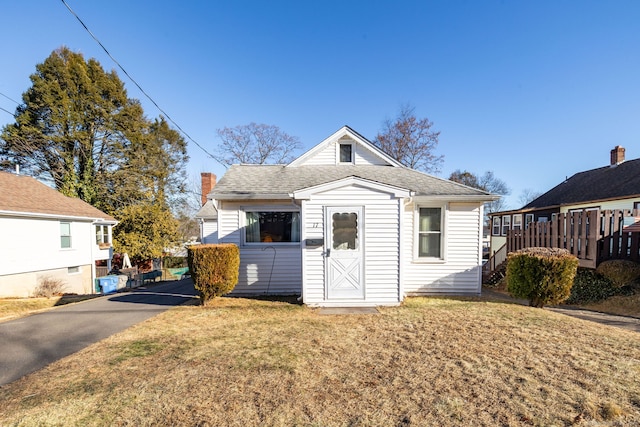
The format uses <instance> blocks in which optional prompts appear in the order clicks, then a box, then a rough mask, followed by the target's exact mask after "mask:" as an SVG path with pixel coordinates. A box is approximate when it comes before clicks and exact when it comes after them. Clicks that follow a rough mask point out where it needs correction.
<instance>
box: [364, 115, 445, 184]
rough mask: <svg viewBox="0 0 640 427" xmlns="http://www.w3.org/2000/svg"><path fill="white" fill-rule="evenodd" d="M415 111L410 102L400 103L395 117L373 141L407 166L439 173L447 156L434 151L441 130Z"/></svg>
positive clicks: (387, 121) (386, 122)
mask: <svg viewBox="0 0 640 427" xmlns="http://www.w3.org/2000/svg"><path fill="white" fill-rule="evenodd" d="M414 111H415V108H414V107H412V106H411V105H409V104H405V105H403V106H402V107H400V112H399V113H398V116H397V117H396V118H395V119H394V120H391V119H387V120H385V122H384V124H383V127H382V131H381V132H380V133H378V135H377V136H376V138H375V139H374V140H373V143H374V144H375V145H377V146H378V147H379V148H380V149H381V150H382V151H384V152H385V153H387V154H389V155H390V156H391V157H393V158H394V159H396V160H398V161H399V162H400V163H402V164H403V165H405V166H407V167H410V168H412V169H417V170H421V171H424V172H429V173H432V172H433V173H437V172H439V171H440V166H441V165H442V162H443V159H444V156H438V155H436V154H435V153H434V151H435V149H436V147H437V145H438V138H439V137H440V132H437V131H432V130H431V127H432V126H433V123H432V122H430V121H429V119H427V118H426V117H425V118H422V119H418V118H417V117H416V116H415V113H414Z"/></svg>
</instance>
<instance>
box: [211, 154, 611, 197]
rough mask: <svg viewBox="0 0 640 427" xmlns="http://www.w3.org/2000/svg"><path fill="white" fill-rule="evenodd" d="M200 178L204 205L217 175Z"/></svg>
mask: <svg viewBox="0 0 640 427" xmlns="http://www.w3.org/2000/svg"><path fill="white" fill-rule="evenodd" d="M612 155H613V154H612ZM200 180H201V181H200V182H201V188H202V190H201V191H202V193H201V197H202V205H203V206H204V204H205V203H207V194H209V192H211V190H213V187H215V185H216V176H215V174H212V173H211V172H201V173H200Z"/></svg>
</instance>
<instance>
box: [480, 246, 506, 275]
mask: <svg viewBox="0 0 640 427" xmlns="http://www.w3.org/2000/svg"><path fill="white" fill-rule="evenodd" d="M506 260H507V244H506V243H505V244H504V245H502V246H501V247H500V248H498V249H497V250H496V251H495V252H494V253H492V254H491V255H490V256H489V259H488V260H487V262H485V263H484V265H483V266H482V277H483V278H486V277H488V276H489V275H490V274H491V272H493V271H495V269H496V268H498V267H499V266H500V265H501V264H502V263H503V262H505V261H506Z"/></svg>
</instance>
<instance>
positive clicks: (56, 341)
mask: <svg viewBox="0 0 640 427" xmlns="http://www.w3.org/2000/svg"><path fill="white" fill-rule="evenodd" d="M195 295H196V292H195V289H194V287H193V282H192V281H191V279H184V280H177V281H173V282H167V283H162V284H159V285H154V286H151V287H147V288H138V289H136V290H134V291H132V292H126V293H117V294H113V295H109V296H104V297H100V298H96V299H92V300H88V301H84V302H81V303H78V304H70V305H64V306H61V307H59V308H55V309H53V310H49V311H45V312H42V313H38V314H34V315H31V316H27V317H23V318H20V319H16V320H11V321H8V322H3V323H0V343H1V344H0V385H4V384H7V383H10V382H12V381H15V380H17V379H18V378H21V377H22V376H24V375H26V374H28V373H31V372H33V371H36V370H38V369H41V368H43V367H45V366H46V365H48V364H50V363H52V362H55V361H56V360H58V359H61V358H63V357H65V356H68V355H70V354H72V353H75V352H77V351H79V350H82V349H83V348H85V347H87V346H89V345H91V344H93V343H95V342H98V341H100V340H102V339H104V338H107V337H109V336H110V335H113V334H115V333H117V332H120V331H122V330H124V329H127V328H128V327H130V326H133V325H135V324H136V323H139V322H142V321H143V320H146V319H148V318H150V317H153V316H155V315H157V314H159V313H162V312H163V311H165V310H167V309H169V308H171V307H174V306H177V305H180V304H183V303H185V302H187V301H191V300H192V299H193V298H194V296H195Z"/></svg>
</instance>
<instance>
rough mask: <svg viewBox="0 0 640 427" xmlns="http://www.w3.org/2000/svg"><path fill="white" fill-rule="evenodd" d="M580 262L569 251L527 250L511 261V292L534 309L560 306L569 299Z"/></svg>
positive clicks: (512, 255) (520, 251) (509, 273)
mask: <svg viewBox="0 0 640 427" xmlns="http://www.w3.org/2000/svg"><path fill="white" fill-rule="evenodd" d="M577 269H578V259H577V258H576V257H575V256H573V255H571V254H570V253H569V251H567V250H566V249H557V248H554V249H552V248H527V249H521V250H519V251H517V252H512V253H510V254H509V255H508V257H507V290H508V291H509V293H511V295H513V296H514V297H516V298H526V299H527V300H529V305H531V306H532V307H543V306H544V305H547V304H559V303H561V302H563V301H565V300H566V299H567V298H569V296H570V294H571V287H572V286H573V279H574V277H575V275H576V271H577Z"/></svg>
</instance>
